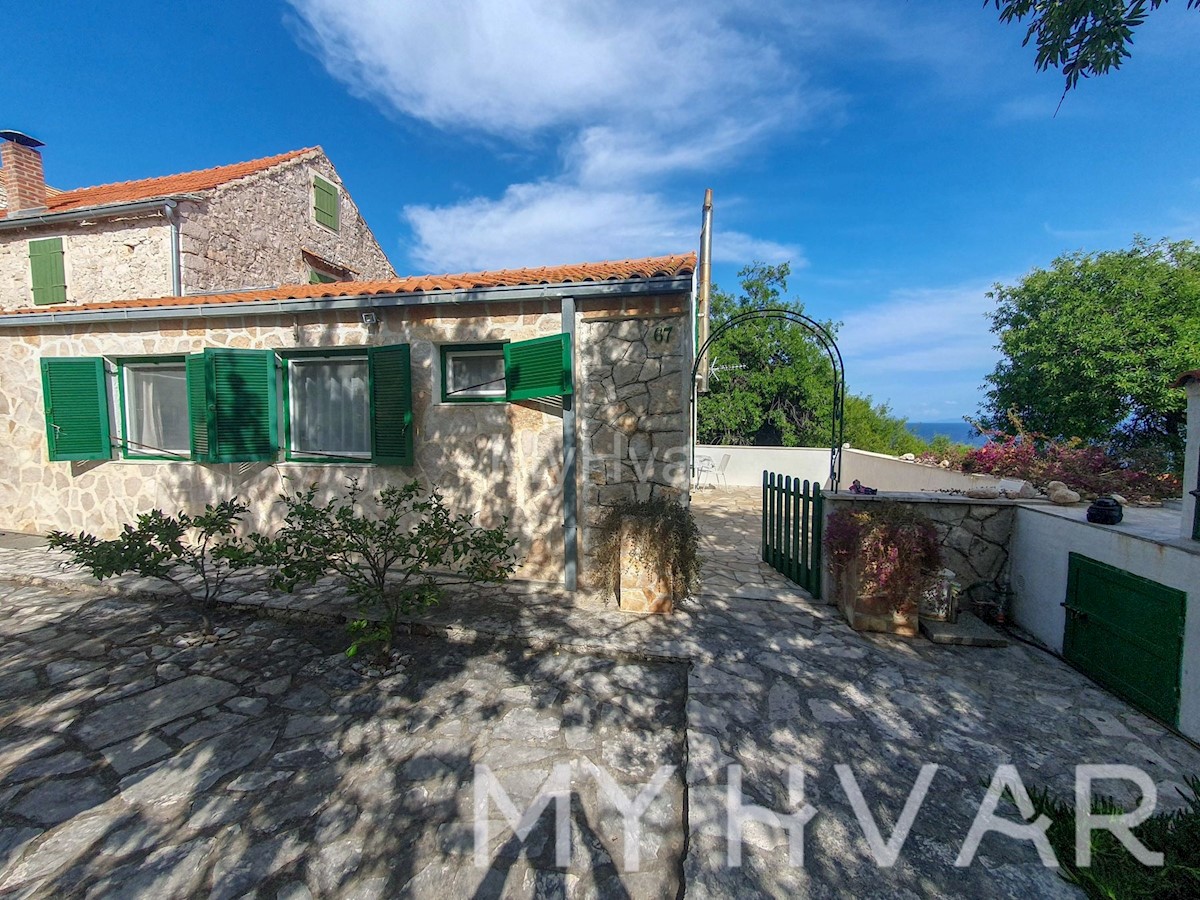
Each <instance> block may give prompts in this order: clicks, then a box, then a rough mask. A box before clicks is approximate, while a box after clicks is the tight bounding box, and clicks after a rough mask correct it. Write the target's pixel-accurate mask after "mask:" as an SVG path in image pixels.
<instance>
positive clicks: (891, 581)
mask: <svg viewBox="0 0 1200 900" xmlns="http://www.w3.org/2000/svg"><path fill="white" fill-rule="evenodd" d="M823 545H824V548H825V553H826V555H827V557H828V559H829V567H830V571H831V572H832V573H833V576H834V578H835V579H837V580H838V582H839V583H840V582H842V581H843V579H844V578H845V577H847V576H849V577H850V578H856V579H857V581H858V591H857V593H858V596H859V597H860V598H862V599H863V600H864V601H868V602H869V604H870V606H872V607H874V608H876V609H877V610H878V611H880V612H882V611H888V612H893V613H905V612H912V611H914V610H915V609H916V605H917V604H918V603H919V602H920V597H921V595H922V594H923V593H924V592H925V591H926V590H927V589H928V588H929V587H931V586H932V584H933V582H934V581H935V580H936V578H937V577H938V575H937V573H938V572H939V571H940V570H941V567H942V549H941V543H940V541H939V540H938V533H937V529H936V528H935V527H934V524H933V522H932V521H931V520H930V519H929V518H928V517H926V516H924V515H922V514H921V513H919V512H917V511H916V510H914V509H912V508H910V507H906V506H903V505H901V504H899V503H895V502H892V501H887V500H884V501H880V502H877V503H871V504H870V505H869V506H863V507H850V508H844V509H838V510H835V511H834V512H832V513H830V515H829V518H828V519H827V520H826V523H825V538H824V542H823Z"/></svg>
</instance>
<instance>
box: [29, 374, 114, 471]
mask: <svg viewBox="0 0 1200 900" xmlns="http://www.w3.org/2000/svg"><path fill="white" fill-rule="evenodd" d="M42 397H43V399H44V401H45V407H46V444H47V446H48V447H49V450H50V459H51V460H52V461H59V460H74V459H111V458H112V442H111V440H110V435H109V428H108V378H107V376H106V375H105V373H104V360H103V359H101V358H100V357H76V358H73V359H43V360H42Z"/></svg>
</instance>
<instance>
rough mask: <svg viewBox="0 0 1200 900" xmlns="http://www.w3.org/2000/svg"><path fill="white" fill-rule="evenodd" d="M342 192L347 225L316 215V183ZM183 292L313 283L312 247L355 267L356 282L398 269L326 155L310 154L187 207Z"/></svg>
mask: <svg viewBox="0 0 1200 900" xmlns="http://www.w3.org/2000/svg"><path fill="white" fill-rule="evenodd" d="M314 174H315V175H319V176H321V177H322V178H324V179H325V180H326V181H329V182H331V183H332V184H334V185H336V186H337V188H338V207H339V208H338V212H339V227H338V230H337V231H331V230H330V229H328V228H325V227H324V226H322V225H319V224H317V222H316V220H315V219H314V218H313V200H312V179H313V175H314ZM180 222H181V224H180V251H181V257H182V260H183V292H184V293H185V294H198V293H204V292H206V291H221V290H234V289H237V288H243V287H244V288H255V287H264V286H267V285H277V284H306V283H307V282H308V280H309V265H308V263H307V262H306V261H305V259H304V257H303V255H302V253H301V251H302V250H308V251H309V252H311V253H313V254H316V255H317V256H319V257H321V258H323V259H325V260H328V261H329V262H331V263H334V264H335V265H338V266H340V267H342V268H345V269H347V270H349V272H350V275H351V280H354V281H373V280H379V279H385V278H394V277H395V271H394V270H393V269H392V266H391V263H389V262H388V260H387V256H386V255H384V252H383V250H382V249H381V248H380V246H379V242H378V241H376V240H375V235H373V234H372V233H371V229H370V228H369V227H367V223H366V221H364V219H363V217H362V216H361V215H360V214H359V211H358V207H357V206H355V204H354V201H353V200H352V199H351V197H350V192H349V191H347V190H346V188H345V186H344V185H343V184H342V181H341V179H340V178H339V177H338V174H337V172H336V171H335V170H334V168H333V164H332V163H330V161H329V160H328V159H327V158H326V157H325V155H324V154H315V155H308V156H302V157H300V158H298V159H294V160H290V161H288V162H285V163H282V164H280V165H278V166H275V167H273V168H271V169H268V170H266V171H265V172H261V173H259V174H257V175H251V176H250V177H248V178H242V179H239V180H237V181H232V182H229V183H228V184H225V185H222V186H221V187H218V188H215V189H213V190H212V191H208V192H206V193H205V194H204V195H203V198H202V199H201V200H200V201H198V202H185V203H181V204H180Z"/></svg>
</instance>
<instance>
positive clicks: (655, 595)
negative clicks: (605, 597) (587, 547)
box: [617, 525, 677, 615]
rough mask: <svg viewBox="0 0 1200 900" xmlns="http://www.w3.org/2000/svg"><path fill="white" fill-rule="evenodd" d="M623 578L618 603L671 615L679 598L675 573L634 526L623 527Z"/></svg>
mask: <svg viewBox="0 0 1200 900" xmlns="http://www.w3.org/2000/svg"><path fill="white" fill-rule="evenodd" d="M620 552H621V561H620V565H621V578H620V581H618V583H617V605H618V606H619V607H620V608H621V609H623V610H626V611H627V612H640V613H660V614H664V615H665V614H667V613H670V612H672V611H673V610H674V609H675V600H676V599H677V596H676V590H675V585H674V579H673V578H672V577H671V573H670V572H669V571H668V572H663V571H662V569H661V568H660V566H659V561H658V559H657V558H656V557H655V555H654V554H653V553H651V552H649V550H648V548H647V547H646V545H645V543H644V541H642V540H641V539H640V538H639V536H638V533H637V530H636V528H635V527H634V526H632V525H622V526H621V551H620Z"/></svg>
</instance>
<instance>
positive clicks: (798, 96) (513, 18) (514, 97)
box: [291, 0, 840, 270]
mask: <svg viewBox="0 0 1200 900" xmlns="http://www.w3.org/2000/svg"><path fill="white" fill-rule="evenodd" d="M291 2H292V5H293V7H294V8H295V9H296V11H297V12H298V13H299V15H300V16H301V17H302V18H303V20H304V25H305V27H303V28H297V29H295V30H296V33H297V36H298V38H299V39H301V40H302V41H304V42H306V43H307V44H308V45H309V46H310V49H312V50H313V52H314V53H315V55H317V57H318V58H319V59H320V60H321V61H322V62H323V64H324V65H325V66H326V68H327V69H328V71H329V72H330V74H331V75H333V76H334V77H336V78H338V79H339V80H341V81H343V82H344V83H345V84H346V85H347V86H348V87H349V89H350V90H351V91H353V92H354V93H356V94H357V95H359V96H362V97H365V98H368V99H370V100H372V101H373V102H376V103H378V104H379V105H381V106H383V107H384V108H385V109H387V110H389V111H391V112H393V113H397V114H400V115H404V116H411V117H414V118H417V119H420V120H422V121H424V122H427V123H430V124H432V125H434V126H437V127H439V128H442V129H445V130H449V131H455V132H458V133H463V132H466V133H472V132H473V133H476V134H481V135H490V136H493V137H498V138H501V139H505V140H509V141H511V142H513V143H514V144H515V145H517V146H528V145H530V142H533V141H539V142H540V141H543V140H545V139H549V140H551V141H555V142H557V143H558V146H559V147H560V160H561V164H560V168H559V169H558V171H554V172H548V173H547V174H546V176H545V178H544V179H542V180H539V181H536V182H532V183H526V184H513V185H510V186H509V187H508V188H507V190H506V191H505V192H504V193H503V194H502V195H501V196H499V197H489V198H484V197H472V198H468V199H466V200H463V201H461V202H457V203H450V204H447V205H438V206H412V207H407V208H405V210H404V217H405V219H406V220H407V221H408V224H409V225H410V227H411V229H412V231H413V235H414V238H415V242H414V246H413V247H412V248H411V249H410V252H409V256H410V258H411V259H412V262H413V263H414V264H416V265H421V266H427V267H430V268H433V269H437V270H445V269H458V268H474V267H477V266H479V265H500V264H508V263H509V262H513V263H515V262H518V261H519V262H521V263H529V262H539V261H545V260H547V259H548V258H550V257H553V258H554V259H591V258H597V257H598V256H606V257H611V256H620V255H646V254H650V253H658V252H668V251H669V252H680V251H684V250H688V249H693V248H695V247H696V246H697V243H698V232H699V210H698V207H699V202H698V200H699V198H698V197H697V198H695V201H694V202H689V203H684V202H682V201H681V200H680V199H679V193H678V191H676V192H674V193H672V194H667V193H664V191H665V189H666V188H667V187H668V185H667V182H669V181H670V179H672V178H676V177H678V176H679V175H681V174H683V173H689V172H701V171H702V172H711V171H713V170H716V169H719V168H720V167H721V166H723V165H725V164H727V163H728V162H729V161H730V160H732V159H734V158H736V157H737V156H739V155H741V154H744V153H746V152H748V151H749V150H750V149H751V148H754V147H757V146H760V145H761V144H762V143H763V141H764V140H765V138H766V137H767V136H768V135H770V134H772V133H776V132H778V131H780V130H781V129H785V128H795V127H803V126H807V125H811V124H813V123H814V122H815V121H817V120H818V118H819V117H820V116H822V115H823V114H827V113H829V112H830V111H831V110H836V108H837V107H838V104H839V102H840V101H839V97H838V95H837V94H836V93H835V92H833V91H830V90H823V89H818V88H816V87H814V86H812V85H811V84H810V83H809V81H808V79H807V77H806V75H805V73H804V72H802V71H800V70H799V69H798V68H797V67H796V65H795V64H794V63H793V62H792V61H791V59H790V58H789V57H788V55H787V54H785V52H784V51H783V48H782V46H781V45H780V44H779V42H778V40H777V37H778V36H777V35H776V34H774V33H773V32H772V30H771V29H769V28H762V27H759V26H757V25H756V24H755V22H754V21H752V19H751V18H748V16H752V15H753V13H754V10H753V7H752V6H748V7H742V6H739V4H737V3H733V4H721V3H718V2H716V0H699V2H694V3H690V4H675V3H656V2H653V0H651V2H634V0H594V2H591V3H561V2H557V0H512V2H506V3H503V4H498V3H494V2H489V0H447V2H443V3H438V4H425V3H394V2H388V0H360V2H357V3H354V4H346V3H342V2H340V0H291ZM714 254H715V255H717V256H719V258H721V259H722V260H727V261H731V262H738V263H744V262H748V261H750V260H751V259H754V258H761V259H769V260H771V261H780V260H782V259H792V261H793V263H797V264H798V263H800V253H799V250H798V249H797V248H794V247H786V246H783V245H781V244H779V243H777V242H773V241H770V240H763V239H760V238H757V237H754V236H751V235H747V234H740V233H736V232H729V231H724V230H721V229H720V223H719V220H718V231H717V235H716V237H715V239H714Z"/></svg>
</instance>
